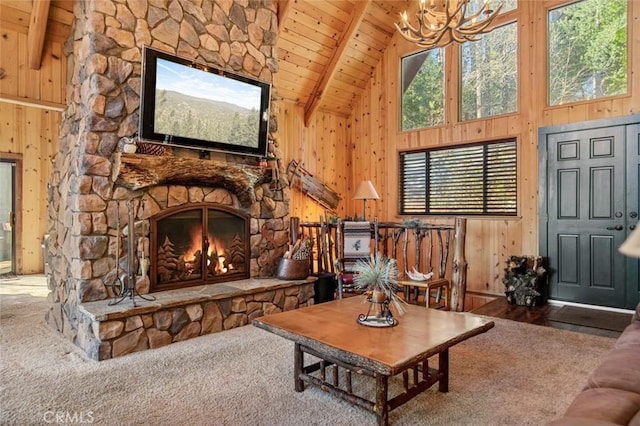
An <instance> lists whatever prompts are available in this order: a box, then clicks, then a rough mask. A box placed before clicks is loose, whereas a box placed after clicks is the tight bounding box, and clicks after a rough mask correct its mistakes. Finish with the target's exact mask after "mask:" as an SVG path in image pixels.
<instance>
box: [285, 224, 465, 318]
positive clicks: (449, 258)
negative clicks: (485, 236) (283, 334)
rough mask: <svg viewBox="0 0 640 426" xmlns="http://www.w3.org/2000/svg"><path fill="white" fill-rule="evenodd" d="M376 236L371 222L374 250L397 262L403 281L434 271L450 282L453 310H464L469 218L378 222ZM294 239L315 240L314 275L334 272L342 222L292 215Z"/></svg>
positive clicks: (439, 278) (450, 303)
mask: <svg viewBox="0 0 640 426" xmlns="http://www.w3.org/2000/svg"><path fill="white" fill-rule="evenodd" d="M376 226H377V229H378V232H377V235H374V234H375V232H374V231H373V229H374V224H373V222H372V225H371V227H372V232H371V238H372V244H371V246H372V247H375V251H376V252H378V253H381V254H383V255H385V256H387V257H390V258H394V259H396V260H397V261H398V269H399V271H400V274H401V277H400V278H401V279H402V280H403V281H405V282H406V281H407V280H409V278H408V274H407V273H408V271H413V270H414V268H415V270H417V271H419V272H420V273H425V274H426V273H429V272H433V278H434V279H436V280H446V281H447V283H448V285H449V290H448V291H450V301H449V306H450V308H451V310H455V311H464V298H465V294H466V268H467V261H466V258H465V239H466V219H464V218H455V220H454V221H453V223H452V224H446V225H439V224H429V223H424V222H417V221H416V222H378V223H377V225H376ZM290 230H291V238H292V241H295V240H297V239H298V238H299V237H300V236H303V235H304V236H307V237H309V238H311V239H312V241H313V243H314V254H313V259H312V262H311V266H310V271H309V272H310V273H311V274H319V273H323V272H333V273H335V272H336V270H335V264H336V259H338V258H339V253H338V247H339V245H340V244H339V241H338V240H339V238H341V232H340V231H341V230H340V225H339V222H338V223H334V222H328V221H326V220H324V219H323V218H321V220H320V221H319V222H300V221H299V219H298V218H296V217H292V218H291V228H290ZM448 296H449V295H448Z"/></svg>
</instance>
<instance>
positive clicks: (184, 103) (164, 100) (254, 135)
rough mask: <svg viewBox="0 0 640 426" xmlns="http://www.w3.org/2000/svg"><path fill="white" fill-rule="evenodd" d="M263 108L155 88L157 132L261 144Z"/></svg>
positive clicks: (247, 145) (256, 145)
mask: <svg viewBox="0 0 640 426" xmlns="http://www.w3.org/2000/svg"><path fill="white" fill-rule="evenodd" d="M259 130H260V111H258V110H257V109H247V108H243V107H241V106H238V105H234V104H232V103H229V102H220V101H215V100H211V99H205V98H198V97H194V96H189V95H185V94H183V93H179V92H175V91H170V90H157V91H156V105H155V117H154V131H155V133H160V134H165V135H172V136H179V137H186V138H191V139H199V140H203V141H212V142H222V143H229V144H233V145H239V146H246V147H253V148H256V147H258V133H259Z"/></svg>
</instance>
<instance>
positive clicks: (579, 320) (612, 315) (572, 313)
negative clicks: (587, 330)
mask: <svg viewBox="0 0 640 426" xmlns="http://www.w3.org/2000/svg"><path fill="white" fill-rule="evenodd" d="M631 317H632V314H625V313H619V312H611V311H605V310H600V309H587V308H580V307H575V306H563V307H562V308H560V309H558V310H557V311H555V312H551V313H550V314H549V321H556V322H563V323H567V324H574V325H581V326H584V327H593V328H601V329H603V330H612V331H620V332H621V331H622V330H624V329H625V327H626V326H628V325H629V324H631Z"/></svg>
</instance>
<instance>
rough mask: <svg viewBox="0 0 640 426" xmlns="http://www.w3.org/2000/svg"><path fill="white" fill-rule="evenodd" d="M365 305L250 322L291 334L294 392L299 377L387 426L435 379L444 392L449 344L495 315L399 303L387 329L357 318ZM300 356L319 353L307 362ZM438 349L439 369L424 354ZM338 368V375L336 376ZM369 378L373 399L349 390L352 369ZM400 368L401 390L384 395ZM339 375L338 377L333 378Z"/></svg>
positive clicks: (347, 302)
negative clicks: (398, 312)
mask: <svg viewBox="0 0 640 426" xmlns="http://www.w3.org/2000/svg"><path fill="white" fill-rule="evenodd" d="M368 307H369V303H368V302H367V301H366V298H365V297H364V296H356V297H349V298H346V299H341V300H335V301H333V302H327V303H322V304H318V305H314V306H309V307H306V308H301V309H296V310H292V311H287V312H282V313H278V314H273V315H267V316H264V317H260V318H257V319H255V320H253V325H255V326H256V327H260V328H262V329H265V330H267V331H270V332H272V333H274V334H277V335H279V336H282V337H284V338H286V339H289V340H292V341H293V342H294V343H295V349H294V383H295V390H296V391H298V392H302V391H303V390H304V388H305V383H306V384H309V385H313V386H317V387H319V388H320V389H322V390H324V391H327V392H330V393H332V394H334V395H336V396H339V397H340V398H343V399H345V400H346V401H348V402H350V403H352V404H354V405H357V406H360V407H363V408H366V409H367V410H369V411H371V412H373V413H375V415H376V417H377V419H378V424H380V425H387V424H388V422H389V411H391V410H393V409H394V408H396V407H398V406H400V405H402V404H404V403H405V402H407V401H409V400H410V399H412V398H413V397H415V396H416V395H418V394H419V393H420V392H423V391H424V390H426V389H428V388H430V387H431V386H433V385H434V384H435V383H438V390H439V391H440V392H447V391H448V390H449V348H450V347H452V346H453V345H455V344H457V343H460V342H462V341H464V340H466V339H468V338H470V337H473V336H476V335H478V334H481V333H484V332H486V331H487V330H489V329H491V328H492V327H493V326H494V323H493V321H489V320H486V319H484V318H481V317H478V316H475V315H471V314H462V313H457V312H446V311H440V310H436V309H427V308H425V307H421V306H416V305H405V307H406V310H407V312H406V313H405V314H404V315H402V316H397V319H398V324H397V325H395V326H393V327H371V326H365V325H361V324H359V323H358V322H357V318H358V314H360V313H366V312H367V309H368ZM304 354H310V355H313V356H315V357H317V358H319V359H320V361H319V362H315V363H312V364H310V365H305V361H304ZM434 355H438V368H437V369H434V368H430V367H429V363H428V359H429V358H430V357H432V356H434ZM340 369H344V374H342V375H339V371H340ZM352 373H354V374H362V375H365V376H370V377H373V378H374V379H375V381H376V397H375V400H374V401H372V400H369V399H366V398H365V397H364V396H362V395H357V394H355V393H354V392H353V389H352V384H351V374H352ZM400 373H402V379H403V386H404V392H403V393H400V394H399V395H397V396H394V397H392V398H391V399H389V398H388V396H389V395H388V387H389V383H388V381H389V377H391V376H395V375H396V374H400ZM339 377H340V378H341V379H342V380H339Z"/></svg>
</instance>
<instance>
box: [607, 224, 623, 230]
mask: <svg viewBox="0 0 640 426" xmlns="http://www.w3.org/2000/svg"><path fill="white" fill-rule="evenodd" d="M623 229H624V226H622V225H616V226H607V230H608V231H622V230H623Z"/></svg>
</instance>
